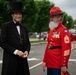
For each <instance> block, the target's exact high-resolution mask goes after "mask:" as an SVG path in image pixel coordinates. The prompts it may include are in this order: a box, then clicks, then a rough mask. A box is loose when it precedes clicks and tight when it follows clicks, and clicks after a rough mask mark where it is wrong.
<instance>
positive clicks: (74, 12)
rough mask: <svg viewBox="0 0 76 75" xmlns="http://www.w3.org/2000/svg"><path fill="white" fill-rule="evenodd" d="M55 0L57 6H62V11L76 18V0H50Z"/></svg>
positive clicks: (52, 0) (51, 0)
mask: <svg viewBox="0 0 76 75" xmlns="http://www.w3.org/2000/svg"><path fill="white" fill-rule="evenodd" d="M49 1H50V2H53V3H54V4H55V6H58V7H60V8H61V10H62V11H64V12H66V13H67V14H68V15H70V16H72V18H73V19H76V1H75V0H49Z"/></svg>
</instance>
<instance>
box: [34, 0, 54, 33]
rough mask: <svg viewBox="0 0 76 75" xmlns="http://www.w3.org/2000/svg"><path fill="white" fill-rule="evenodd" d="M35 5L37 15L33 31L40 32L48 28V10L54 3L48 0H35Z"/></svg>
mask: <svg viewBox="0 0 76 75" xmlns="http://www.w3.org/2000/svg"><path fill="white" fill-rule="evenodd" d="M36 5H37V7H38V17H37V22H36V30H35V31H37V32H39V33H40V32H42V31H47V30H48V23H49V20H50V15H49V10H50V8H52V7H53V6H54V4H53V3H50V2H49V1H46V0H42V1H36Z"/></svg>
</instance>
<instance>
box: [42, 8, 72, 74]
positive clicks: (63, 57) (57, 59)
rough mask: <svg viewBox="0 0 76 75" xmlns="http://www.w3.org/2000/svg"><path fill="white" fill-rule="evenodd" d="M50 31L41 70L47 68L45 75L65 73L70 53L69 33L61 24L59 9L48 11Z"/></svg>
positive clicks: (61, 18)
mask: <svg viewBox="0 0 76 75" xmlns="http://www.w3.org/2000/svg"><path fill="white" fill-rule="evenodd" d="M50 15H51V18H50V19H51V21H50V23H49V28H50V31H49V33H48V38H47V41H48V43H47V46H46V49H45V54H44V59H43V70H45V67H47V75H60V74H61V72H62V73H66V70H67V68H68V59H69V56H70V53H71V41H70V32H69V30H68V29H67V28H66V27H65V26H64V25H63V24H62V20H63V12H62V10H61V9H60V8H59V7H53V8H52V9H51V10H50Z"/></svg>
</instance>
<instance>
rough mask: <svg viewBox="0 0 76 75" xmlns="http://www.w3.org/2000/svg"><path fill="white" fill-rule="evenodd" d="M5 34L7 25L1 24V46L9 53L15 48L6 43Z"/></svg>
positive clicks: (6, 33)
mask: <svg viewBox="0 0 76 75" xmlns="http://www.w3.org/2000/svg"><path fill="white" fill-rule="evenodd" d="M7 35H8V25H7V24H3V25H2V28H1V47H2V48H3V49H4V50H5V51H6V52H9V53H12V54H13V52H14V51H15V50H16V49H15V48H14V47H12V46H11V45H9V44H8V43H7Z"/></svg>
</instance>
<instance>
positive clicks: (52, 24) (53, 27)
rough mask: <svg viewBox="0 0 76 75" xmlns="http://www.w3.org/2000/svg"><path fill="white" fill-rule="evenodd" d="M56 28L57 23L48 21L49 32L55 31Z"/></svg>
mask: <svg viewBox="0 0 76 75" xmlns="http://www.w3.org/2000/svg"><path fill="white" fill-rule="evenodd" d="M57 27H58V22H53V21H50V23H49V28H50V29H51V30H53V29H55V28H57Z"/></svg>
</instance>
